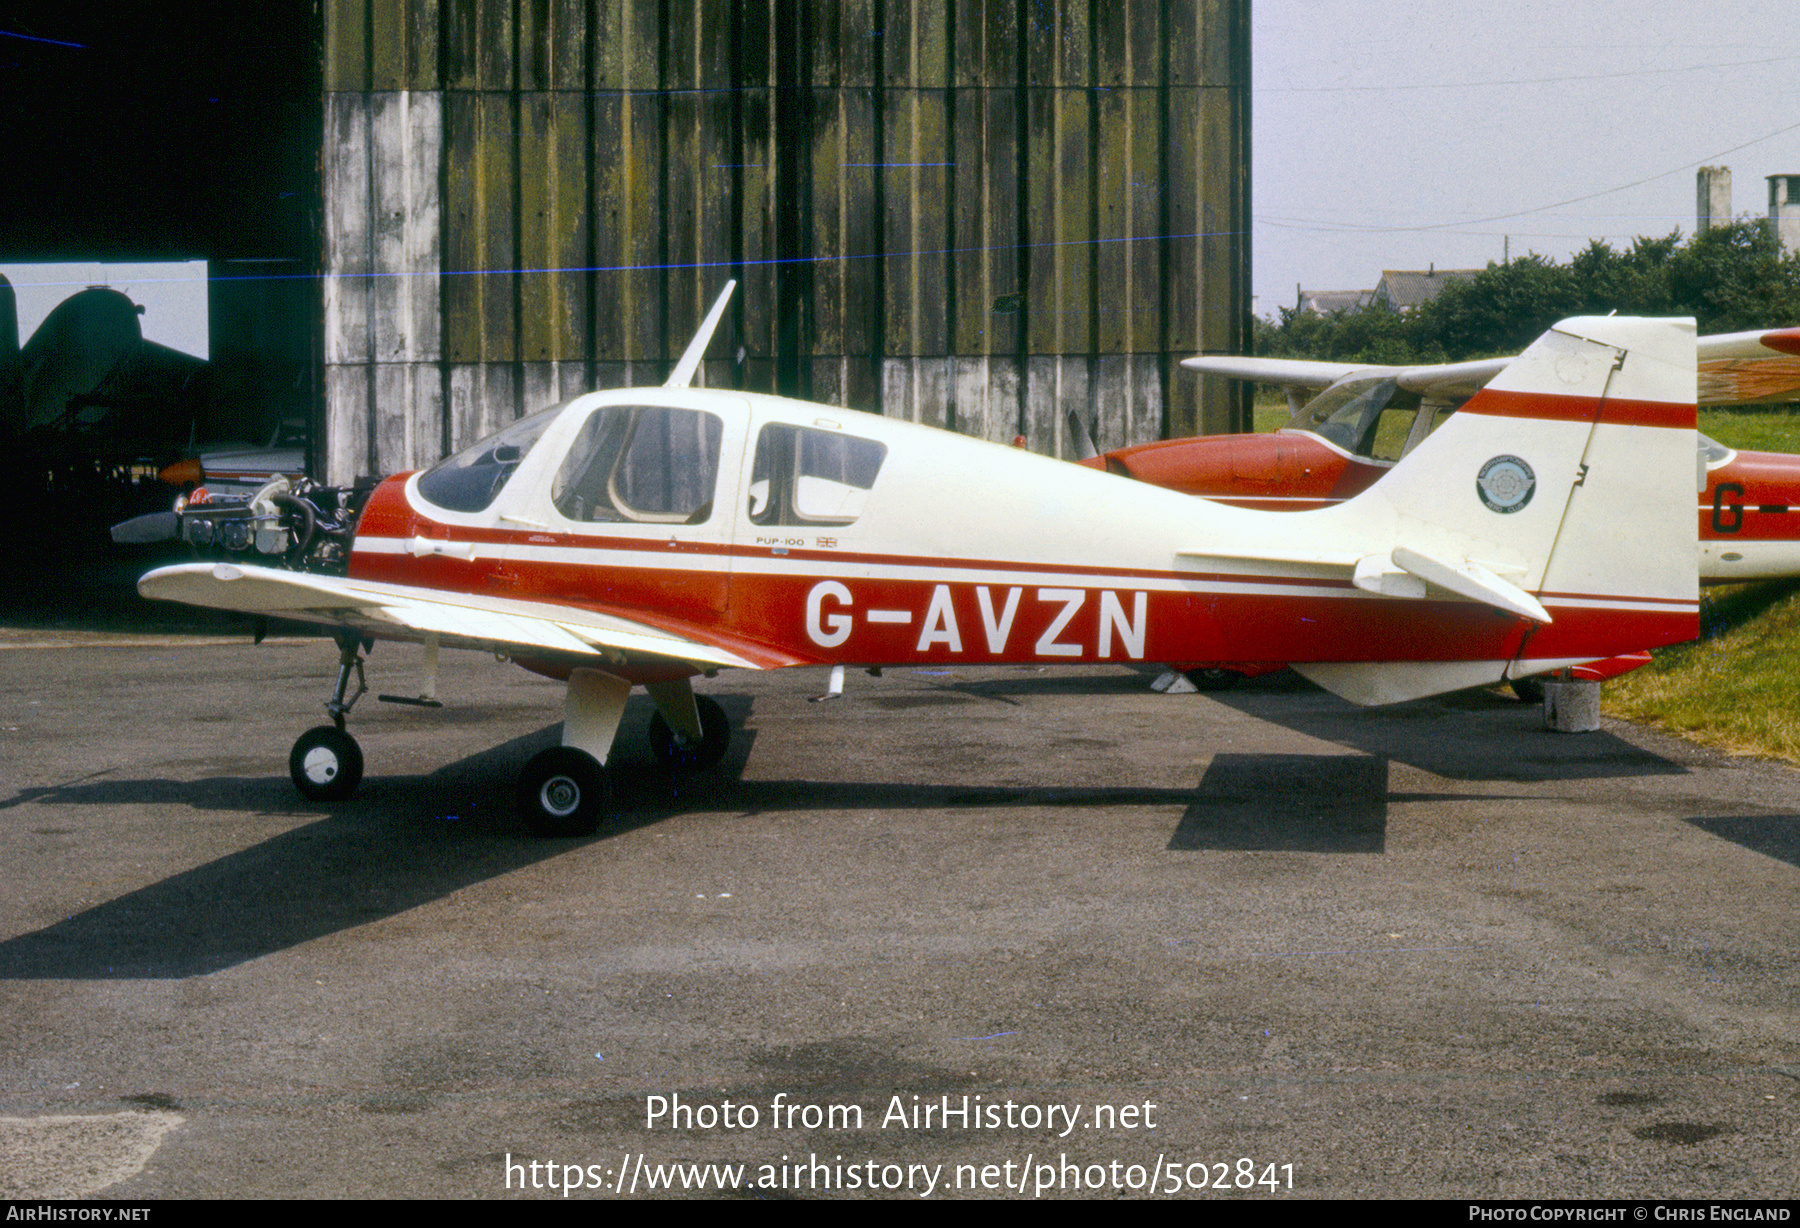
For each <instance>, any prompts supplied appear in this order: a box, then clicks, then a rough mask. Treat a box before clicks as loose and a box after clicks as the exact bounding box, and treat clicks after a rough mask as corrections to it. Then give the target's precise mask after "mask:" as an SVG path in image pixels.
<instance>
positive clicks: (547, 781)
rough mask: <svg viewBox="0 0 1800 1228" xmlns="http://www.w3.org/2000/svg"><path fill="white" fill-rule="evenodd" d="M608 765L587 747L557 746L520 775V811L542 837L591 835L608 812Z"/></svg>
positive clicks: (541, 752) (533, 757) (530, 763)
mask: <svg viewBox="0 0 1800 1228" xmlns="http://www.w3.org/2000/svg"><path fill="white" fill-rule="evenodd" d="M610 783H611V782H610V781H609V780H608V778H607V774H606V768H605V767H603V766H602V765H601V763H600V761H599V760H598V759H595V758H594V757H593V756H592V755H590V754H588V753H587V752H586V751H585V750H577V749H575V747H573V746H553V747H551V748H550V749H549V750H546V751H540V752H538V753H537V754H535V755H533V756H532V757H531V762H529V763H527V764H526V765H525V770H524V771H523V772H521V773H520V774H519V814H520V815H521V816H522V817H523V818H524V820H525V823H526V825H527V826H528V827H530V828H531V830H532V831H534V832H536V833H537V834H538V835H540V836H589V835H592V834H593V833H594V829H595V828H597V827H599V826H600V820H601V819H602V818H604V817H605V815H606V802H607V797H608V795H609V794H610V792H611V790H610Z"/></svg>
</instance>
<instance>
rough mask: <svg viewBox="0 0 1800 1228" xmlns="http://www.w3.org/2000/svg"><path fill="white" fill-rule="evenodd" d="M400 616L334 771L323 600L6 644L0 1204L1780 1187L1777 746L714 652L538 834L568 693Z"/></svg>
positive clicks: (1786, 1190)
mask: <svg viewBox="0 0 1800 1228" xmlns="http://www.w3.org/2000/svg"><path fill="white" fill-rule="evenodd" d="M418 660H419V652H418V650H417V649H416V648H411V647H402V646H393V645H379V646H377V648H376V649H375V652H374V655H373V657H372V659H371V662H370V688H371V694H370V695H369V696H367V697H365V698H364V699H363V701H362V703H361V704H360V705H359V706H358V708H357V710H356V712H355V713H354V715H353V716H352V719H351V731H352V732H353V733H355V734H356V735H357V737H358V738H359V739H360V741H361V743H362V746H363V749H364V752H365V754H366V756H367V760H368V777H367V779H366V780H365V783H364V785H363V786H362V789H361V791H360V792H359V793H358V794H357V795H356V797H355V798H353V799H352V800H350V801H349V802H346V803H340V804H335V805H324V804H314V803H309V802H305V801H302V800H301V799H300V798H299V797H298V795H297V794H296V793H295V792H294V790H293V788H292V786H291V785H290V784H289V781H288V779H287V772H286V760H287V752H288V747H289V745H290V744H291V742H292V740H293V739H294V737H295V736H296V735H298V734H299V733H300V732H301V731H302V730H304V729H306V728H307V727H309V726H311V725H314V724H318V723H321V721H322V719H323V712H322V709H321V708H320V703H321V701H322V700H323V699H324V698H325V697H326V695H327V693H328V692H329V690H330V686H331V678H332V674H333V672H334V669H335V650H334V649H333V648H332V647H331V646H330V644H329V643H327V642H324V641H317V640H295V639H288V640H275V641H272V642H269V643H266V644H264V645H262V646H260V647H251V646H250V645H249V644H248V643H247V642H246V641H245V640H244V639H243V638H241V637H236V638H234V637H226V638H213V639H207V638H205V637H199V638H192V639H189V638H183V637H179V636H169V635H166V634H164V633H163V632H162V631H161V630H157V631H154V632H152V633H132V632H128V631H127V632H120V633H117V634H114V635H95V634H87V633H81V632H73V631H57V630H55V629H48V630H46V629H43V628H38V629H35V630H25V631H14V632H11V633H5V634H0V858H3V859H4V869H0V874H3V875H4V882H5V889H4V890H3V891H0V1196H5V1197H43V1196H53V1195H58V1194H61V1195H92V1194H98V1195H99V1196H102V1197H109V1198H110V1197H117V1198H124V1199H141V1198H161V1197H213V1196H250V1197H284V1198H294V1197H330V1196H342V1195H377V1196H384V1195H393V1196H431V1197H470V1196H472V1197H503V1196H514V1197H536V1198H546V1197H548V1198H561V1197H564V1196H571V1197H590V1198H591V1197H602V1198H606V1197H614V1196H616V1195H617V1194H618V1193H621V1192H624V1193H635V1194H637V1195H640V1196H643V1195H660V1194H665V1193H670V1192H672V1193H674V1194H677V1195H686V1196H694V1195H699V1194H705V1195H712V1196H717V1195H720V1194H726V1195H732V1196H742V1197H777V1198H790V1197H801V1198H807V1197H823V1196H831V1197H837V1196H863V1195H866V1194H868V1193H870V1192H871V1191H873V1192H875V1193H881V1194H887V1195H891V1196H895V1197H920V1196H924V1195H926V1194H930V1195H931V1196H934V1197H944V1196H947V1195H956V1194H960V1195H964V1196H969V1195H979V1196H1012V1197H1031V1196H1046V1197H1050V1196H1056V1197H1068V1196H1075V1195H1080V1196H1096V1195H1115V1194H1123V1195H1126V1196H1144V1197H1175V1196H1180V1197H1204V1198H1216V1197H1253V1198H1277V1197H1293V1196H1306V1197H1315V1198H1318V1197H1331V1198H1344V1197H1366V1196H1392V1195H1401V1196H1440V1197H1455V1198H1462V1197H1506V1198H1515V1197H1580V1198H1591V1197H1611V1196H1632V1197H1649V1198H1676V1197H1682V1198H1712V1197H1752V1198H1760V1197H1787V1196H1790V1195H1791V1194H1792V1193H1793V1192H1794V1181H1795V1174H1796V1172H1800V1133H1797V1130H1796V1120H1797V1118H1796V1102H1797V1099H1800V1052H1797V1050H1796V1045H1797V1042H1800V1028H1797V1026H1796V1020H1797V1018H1800V955H1797V951H1796V944H1795V939H1794V924H1793V917H1794V913H1795V907H1794V906H1795V902H1796V898H1797V886H1800V775H1796V773H1795V772H1794V771H1793V770H1791V769H1789V768H1786V767H1782V766H1777V765H1771V764H1767V763H1762V762H1756V761H1749V760H1740V759H1731V758H1728V757H1725V756H1721V755H1717V754H1714V753H1712V752H1709V751H1703V750H1699V749H1696V748H1694V747H1692V746H1689V745H1686V744H1683V743H1680V742H1678V741H1675V740H1672V739H1669V738H1665V737H1661V736H1658V735H1653V734H1649V733H1646V732H1644V731H1642V730H1639V729H1635V728H1632V727H1629V726H1624V725H1620V724H1614V723H1610V722H1609V723H1608V724H1607V725H1606V727H1605V728H1604V730H1603V731H1601V732H1599V733H1592V734H1584V735H1572V736H1571V735H1558V734H1550V733H1545V732H1543V731H1542V729H1541V724H1542V721H1541V717H1540V715H1539V713H1538V712H1537V711H1536V710H1535V709H1532V708H1529V707H1526V706H1524V705H1521V704H1519V703H1518V702H1516V701H1515V700H1513V699H1512V698H1511V697H1510V696H1509V695H1504V694H1502V693H1498V692H1479V693H1471V694H1464V695H1458V696H1453V697H1450V698H1448V699H1444V700H1439V701H1429V702H1420V703H1413V704H1406V705H1402V706H1399V707H1396V708H1392V709H1386V710H1380V711H1359V710H1356V709H1353V708H1351V707H1350V706H1349V705H1346V704H1343V703H1340V702H1339V701H1337V700H1335V699H1332V698H1331V697H1329V696H1327V695H1324V694H1322V693H1320V692H1318V691H1315V690H1313V689H1311V688H1309V687H1307V686H1306V685H1305V684H1303V683H1301V682H1299V681H1298V680H1296V679H1293V678H1292V677H1290V676H1286V675H1279V676H1276V677H1275V678H1273V679H1268V680H1263V681H1260V682H1258V683H1256V684H1254V685H1251V686H1248V687H1245V688H1243V689H1241V690H1239V691H1236V692H1232V693H1228V694H1225V695H1221V696H1206V695H1185V696H1165V695H1158V694H1154V693H1152V692H1151V691H1150V690H1149V688H1148V685H1147V684H1148V682H1149V680H1150V674H1149V673H1147V672H1142V671H1137V670H1131V669H1085V670H1055V669H1034V668H1010V669H967V670H964V669H958V670H937V669H900V670H890V671H888V672H887V673H886V675H885V676H883V677H880V678H871V677H867V676H864V675H861V674H852V675H851V678H850V680H849V685H848V687H847V691H846V694H845V695H844V696H843V697H841V698H838V699H834V700H831V701H829V702H825V703H815V702H811V701H810V697H811V696H814V695H817V694H818V693H819V692H820V691H822V690H823V689H824V686H825V676H824V673H823V671H806V672H778V673H772V674H766V675H753V674H742V673H737V674H724V675H721V676H720V677H718V678H717V679H714V680H711V681H708V682H703V683H702V684H701V686H702V689H703V690H705V691H706V692H708V693H710V694H712V695H714V696H715V697H716V698H718V700H719V701H720V702H721V703H722V704H723V705H724V707H725V709H726V711H727V712H728V713H729V714H730V715H731V716H732V718H733V719H734V721H735V722H737V724H738V726H739V727H738V730H737V734H736V737H735V740H734V742H733V745H732V749H731V751H730V753H729V754H728V755H727V757H726V759H725V762H724V763H723V764H722V765H721V766H720V767H718V768H716V769H713V770H712V771H709V772H707V773H704V774H702V775H700V776H698V777H695V778H693V779H686V780H679V781H677V780H672V779H671V778H670V777H669V775H668V774H667V773H666V772H664V771H663V770H662V769H661V768H659V767H658V766H657V765H656V764H655V763H654V762H653V761H652V759H651V757H650V753H649V750H648V748H647V746H646V744H645V741H644V737H643V724H644V720H645V718H646V717H647V715H648V712H649V709H648V706H647V704H645V703H644V702H643V701H642V700H641V699H640V700H637V701H634V703H633V708H632V711H631V712H630V713H628V715H627V719H626V724H625V728H624V730H623V732H622V733H621V736H620V740H619V744H618V746H617V747H616V748H615V751H614V756H613V763H612V766H613V768H614V771H615V777H616V780H617V798H616V803H617V810H618V812H619V813H618V817H617V818H616V819H615V820H614V821H613V822H611V823H609V824H608V825H607V826H606V827H605V828H603V829H602V831H601V832H600V833H599V834H598V835H596V836H594V837H592V838H588V839H575V840H566V839H565V840H542V839H536V838H533V837H532V836H530V835H528V834H527V833H526V831H525V830H524V828H523V825H522V824H521V823H520V821H519V820H518V819H517V818H516V817H515V816H514V813H513V808H512V780H513V776H514V774H515V773H516V772H517V771H518V769H519V768H520V767H521V766H522V765H523V763H524V762H525V760H526V759H527V758H528V757H529V756H530V755H531V754H532V753H533V752H534V751H536V750H537V749H539V748H541V747H543V746H546V745H551V744H553V743H554V741H555V739H556V737H557V721H558V719H559V715H560V703H561V688H560V687H559V686H558V685H557V684H555V683H551V682H547V681H544V680H541V679H537V678H534V677H532V676H531V675H529V674H526V673H524V672H523V671H520V670H517V669H515V668H512V667H509V666H504V665H500V664H496V663H494V662H493V661H491V660H486V659H482V658H478V657H475V656H472V655H469V654H453V653H446V654H445V657H444V663H443V670H442V679H441V682H440V688H439V692H440V695H441V696H442V698H444V699H445V701H446V703H447V706H446V707H445V708H444V709H443V710H441V711H429V710H421V709H416V708H403V707H393V706H388V705H383V704H379V703H377V702H376V701H375V699H374V694H373V693H374V692H380V691H389V692H401V693H406V692H411V691H414V690H416V687H417V678H416V672H415V671H416V668H417V662H418ZM708 1166H710V1167H708ZM735 1166H741V1167H735ZM564 1187H576V1188H574V1189H572V1190H568V1191H566V1195H565V1189H564ZM666 1187H672V1190H671V1189H670V1188H666Z"/></svg>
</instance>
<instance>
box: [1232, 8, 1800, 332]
mask: <svg viewBox="0 0 1800 1228" xmlns="http://www.w3.org/2000/svg"><path fill="white" fill-rule="evenodd" d="M1252 15H1253V21H1254V35H1253V37H1254V43H1253V44H1252V58H1253V62H1254V90H1255V93H1254V95H1253V101H1252V103H1251V105H1252V108H1253V109H1252V122H1253V124H1254V129H1255V135H1254V144H1253V147H1252V150H1253V152H1252V175H1253V187H1252V212H1253V215H1254V218H1255V247H1254V249H1253V260H1254V267H1253V285H1254V290H1255V293H1256V295H1257V296H1258V303H1257V310H1258V312H1259V313H1260V314H1262V315H1266V316H1272V315H1274V313H1275V310H1276V308H1278V307H1282V306H1292V305H1293V302H1294V285H1295V283H1296V282H1298V283H1300V284H1301V285H1303V286H1305V287H1306V288H1307V289H1309V290H1355V289H1368V288H1372V287H1373V286H1374V285H1375V283H1376V282H1377V281H1378V280H1379V279H1380V277H1381V271H1382V270H1383V269H1384V268H1393V269H1423V268H1426V267H1428V266H1429V265H1431V264H1434V263H1435V264H1436V265H1437V267H1439V268H1480V267H1482V266H1484V265H1485V264H1486V263H1487V262H1488V261H1490V260H1495V261H1497V260H1500V259H1501V258H1502V251H1503V246H1504V244H1505V241H1506V236H1508V235H1510V236H1511V237H1512V254H1513V255H1515V256H1518V255H1521V254H1523V253H1524V252H1527V251H1537V252H1541V253H1543V254H1544V255H1546V256H1552V257H1555V258H1557V259H1562V258H1564V257H1566V256H1568V255H1569V253H1571V252H1572V251H1575V250H1578V249H1580V248H1582V247H1585V246H1586V245H1587V242H1588V240H1589V239H1593V238H1602V239H1606V240H1608V241H1609V242H1611V243H1612V244H1613V245H1614V246H1615V247H1617V246H1620V245H1621V244H1626V243H1629V241H1630V240H1631V238H1632V237H1634V236H1636V235H1666V234H1668V233H1669V231H1671V230H1673V229H1675V228H1676V227H1679V228H1680V229H1681V232H1682V233H1683V234H1684V235H1685V234H1691V233H1692V232H1693V229H1694V171H1695V168H1696V167H1698V166H1700V165H1703V164H1704V165H1725V166H1729V167H1730V168H1731V172H1732V211H1733V212H1734V213H1736V214H1739V215H1741V214H1744V213H1752V214H1755V215H1757V216H1762V215H1764V214H1766V213H1767V210H1768V199H1767V193H1768V189H1767V186H1766V184H1765V183H1764V178H1763V177H1764V176H1766V175H1775V174H1788V173H1792V174H1800V106H1797V105H1796V103H1797V102H1800V6H1797V5H1796V4H1795V3H1794V0H1712V2H1711V3H1696V2H1693V0H1562V2H1560V3H1544V2H1541V0H1505V2H1504V3H1502V2H1501V0H1394V2H1393V3H1388V4H1375V3H1362V2H1352V0H1252Z"/></svg>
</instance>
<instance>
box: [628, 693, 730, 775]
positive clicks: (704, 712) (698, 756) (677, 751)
mask: <svg viewBox="0 0 1800 1228" xmlns="http://www.w3.org/2000/svg"><path fill="white" fill-rule="evenodd" d="M694 707H695V708H696V709H697V710H698V712H699V715H700V737H699V739H698V740H696V739H693V738H690V737H688V736H687V735H685V734H682V733H678V732H676V731H675V730H674V729H672V728H670V726H669V722H668V721H666V720H664V719H663V714H662V713H661V712H658V713H656V714H655V715H653V716H652V717H651V718H650V727H649V729H648V730H647V731H646V736H647V737H648V738H649V739H650V749H651V751H652V752H654V753H655V755H656V757H657V758H658V759H660V760H662V761H663V762H664V763H666V764H668V765H669V766H670V767H671V768H676V769H680V768H685V767H694V768H699V769H700V770H702V771H704V770H705V769H707V768H709V767H713V766H715V765H716V764H717V763H718V762H719V760H721V759H723V758H724V757H725V750H726V748H727V747H729V746H730V745H731V720H730V718H728V717H727V716H726V715H725V709H723V708H721V707H720V706H719V705H718V702H717V701H716V700H714V699H712V698H710V697H709V696H706V695H696V696H694Z"/></svg>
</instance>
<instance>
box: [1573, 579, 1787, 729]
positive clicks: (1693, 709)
mask: <svg viewBox="0 0 1800 1228" xmlns="http://www.w3.org/2000/svg"><path fill="white" fill-rule="evenodd" d="M1603 702H1604V705H1605V708H1606V711H1607V713H1608V714H1609V715H1612V716H1618V717H1623V718H1625V719H1626V720H1632V721H1639V722H1642V723H1644V724H1647V725H1654V726H1656V727H1657V728H1659V729H1664V730H1667V731H1669V732H1671V733H1678V734H1680V735H1682V736H1683V737H1687V738H1691V739H1693V740H1694V741H1696V742H1701V743H1704V744H1705V745H1708V746H1716V747H1718V748H1719V749H1721V750H1725V751H1729V752H1730V753H1732V754H1735V755H1765V756H1769V757H1771V758H1777V759H1786V760H1789V761H1794V762H1800V579H1793V580H1768V581H1763V582H1760V583H1756V584H1733V585H1723V586H1720V587H1718V588H1712V589H1704V590H1702V592H1701V595H1700V638H1699V639H1697V640H1695V641H1694V642H1693V643H1690V644H1680V645H1676V646H1675V647H1672V648H1664V649H1659V650H1658V651H1657V653H1656V659H1655V660H1654V661H1652V662H1651V663H1650V664H1649V665H1647V666H1645V667H1644V668H1643V669H1640V670H1634V671H1633V672H1632V673H1629V674H1626V675H1624V676H1623V677H1621V678H1615V679H1613V680H1612V681H1610V682H1608V683H1607V684H1606V690H1605V692H1604V693H1603Z"/></svg>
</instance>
